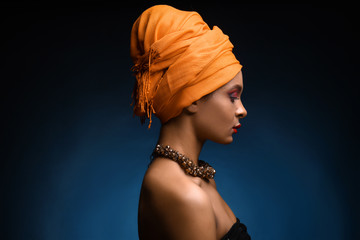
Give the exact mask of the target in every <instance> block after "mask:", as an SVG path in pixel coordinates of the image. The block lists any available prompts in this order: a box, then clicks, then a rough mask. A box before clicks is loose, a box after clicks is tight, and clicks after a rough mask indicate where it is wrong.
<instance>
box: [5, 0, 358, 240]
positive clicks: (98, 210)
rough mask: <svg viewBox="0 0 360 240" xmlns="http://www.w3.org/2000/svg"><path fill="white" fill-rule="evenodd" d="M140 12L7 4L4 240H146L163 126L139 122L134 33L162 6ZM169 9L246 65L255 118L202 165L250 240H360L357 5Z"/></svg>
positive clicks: (248, 102)
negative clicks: (150, 185)
mask: <svg viewBox="0 0 360 240" xmlns="http://www.w3.org/2000/svg"><path fill="white" fill-rule="evenodd" d="M130 4H131V5H128V6H127V7H123V6H122V5H121V4H116V3H102V4H96V3H94V2H92V3H91V4H90V3H87V4H85V3H84V4H83V6H72V7H65V6H58V7H56V8H55V7H54V6H52V5H49V6H45V7H46V8H44V6H42V5H40V4H35V3H34V4H25V5H24V4H23V5H19V4H18V5H16V4H12V5H9V6H7V7H6V6H5V7H4V6H2V7H0V11H1V18H0V19H1V22H0V26H1V32H0V35H1V64H0V70H1V75H0V76H1V99H2V100H1V101H2V110H1V113H0V116H1V121H2V125H1V129H2V130H1V137H2V142H1V166H0V173H1V192H0V194H1V195H0V197H1V198H0V200H1V202H0V203H1V212H0V213H1V222H0V223H1V235H0V239H4V240H8V239H9V240H10V239H11V240H15V239H16V240H20V239H21V240H23V239H24V240H25V239H26V240H30V239H36V240H37V239H46V240H60V239H61V240H65V239H66V240H75V239H79V240H100V239H111V240H113V239H138V236H137V204H138V197H139V190H140V186H141V181H142V177H143V174H144V172H145V170H146V168H147V164H148V163H149V155H150V154H151V152H152V149H153V147H154V145H155V143H156V140H157V134H158V131H159V127H160V125H159V122H158V121H156V122H155V123H154V124H153V127H152V128H151V130H147V125H144V126H142V127H141V126H140V122H139V121H138V119H135V118H133V117H132V108H131V106H130V103H131V91H132V87H133V84H134V78H133V76H132V74H131V72H130V68H131V66H132V63H131V60H130V57H129V37H130V30H131V27H132V23H133V22H134V21H135V20H136V18H137V17H138V15H139V14H140V13H141V12H142V11H143V10H145V9H146V8H147V7H149V6H152V5H153V4H154V3H150V2H148V3H145V4H143V3H137V2H132V3H130ZM172 5H173V6H175V7H178V8H180V9H183V10H195V11H198V12H199V13H200V14H201V15H202V17H203V18H204V20H205V21H206V22H207V23H208V24H209V25H210V26H211V27H212V26H213V25H217V26H219V27H220V28H221V29H222V30H223V31H224V32H225V33H226V34H228V35H229V36H230V39H231V41H232V43H233V44H234V45H235V49H234V52H235V54H236V55H237V57H238V59H239V60H240V62H241V63H242V64H243V65H244V68H243V75H244V93H243V103H244V105H245V107H246V108H247V110H248V116H247V117H246V119H244V120H243V121H241V122H242V125H243V126H242V128H241V129H240V131H239V133H238V134H237V135H236V136H235V141H234V143H233V144H231V145H226V146H223V145H218V144H214V143H211V142H208V143H206V145H205V147H204V150H203V152H202V153H201V158H202V159H204V160H206V161H208V162H209V163H210V164H212V165H213V166H214V167H215V168H216V170H217V176H216V180H217V185H218V189H219V192H220V194H221V195H222V196H223V198H224V199H225V200H226V201H227V202H228V204H229V205H230V207H231V208H232V209H233V211H234V213H235V214H236V216H238V217H239V218H240V220H241V221H242V222H244V223H245V224H246V225H247V227H248V230H249V232H250V234H251V236H252V237H253V239H255V240H303V239H314V240H315V239H316V240H325V239H326V240H339V239H359V226H360V225H359V221H358V219H359V200H360V199H359V193H358V192H359V177H358V174H359V163H358V160H359V158H358V151H357V149H355V147H357V146H358V145H359V140H358V135H357V134H358V128H357V126H356V124H357V122H356V119H355V114H356V111H357V110H358V109H359V108H358V106H359V105H358V89H356V86H355V83H356V82H357V81H358V80H359V78H358V74H356V75H355V68H356V67H358V62H357V56H358V55H357V54H355V50H358V49H355V43H357V42H358V40H359V39H358V38H356V37H355V30H356V29H357V27H358V26H356V25H355V23H354V20H355V11H352V8H354V6H346V7H345V6H337V5H327V6H320V5H291V4H289V5H241V4H239V5H233V4H230V3H226V2H222V4H220V3H219V4H217V5H211V4H210V5H205V4H200V3H198V4H194V3H190V2H188V1H183V2H182V3H181V4H179V3H172ZM355 56H356V57H355ZM356 73H357V72H356Z"/></svg>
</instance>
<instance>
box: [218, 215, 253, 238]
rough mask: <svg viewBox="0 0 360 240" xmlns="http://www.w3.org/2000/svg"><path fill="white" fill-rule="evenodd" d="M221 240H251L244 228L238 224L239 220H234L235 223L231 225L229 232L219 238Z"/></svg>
mask: <svg viewBox="0 0 360 240" xmlns="http://www.w3.org/2000/svg"><path fill="white" fill-rule="evenodd" d="M221 240H251V237H250V236H249V234H248V233H247V229H246V226H245V225H244V224H242V223H240V220H239V219H238V218H236V223H234V225H232V227H231V228H230V230H229V231H228V232H227V233H226V234H225V236H223V237H222V238H221Z"/></svg>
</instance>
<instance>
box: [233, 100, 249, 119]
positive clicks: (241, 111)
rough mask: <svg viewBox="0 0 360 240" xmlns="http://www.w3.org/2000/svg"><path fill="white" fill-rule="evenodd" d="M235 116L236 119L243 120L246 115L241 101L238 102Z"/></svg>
mask: <svg viewBox="0 0 360 240" xmlns="http://www.w3.org/2000/svg"><path fill="white" fill-rule="evenodd" d="M235 114H236V117H238V118H244V117H246V115H247V111H246V109H245V107H244V105H243V104H242V102H241V101H239V105H238V106H237V109H236V112H235Z"/></svg>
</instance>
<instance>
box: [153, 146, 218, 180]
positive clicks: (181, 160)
mask: <svg viewBox="0 0 360 240" xmlns="http://www.w3.org/2000/svg"><path fill="white" fill-rule="evenodd" d="M156 157H164V158H168V159H171V160H174V161H175V162H177V163H178V164H179V165H180V167H181V168H182V169H183V170H184V171H185V173H186V174H188V175H190V176H193V177H201V178H203V179H213V178H214V176H215V173H216V171H215V169H214V168H213V167H211V166H210V164H208V163H207V162H205V161H203V160H199V165H196V164H195V163H194V162H193V161H191V160H190V159H189V158H188V157H186V156H184V155H183V154H181V153H179V152H178V151H175V150H174V149H171V148H170V146H165V147H163V146H161V145H160V144H158V145H156V147H155V149H154V151H153V153H152V154H151V161H152V160H154V159H155V158H156Z"/></svg>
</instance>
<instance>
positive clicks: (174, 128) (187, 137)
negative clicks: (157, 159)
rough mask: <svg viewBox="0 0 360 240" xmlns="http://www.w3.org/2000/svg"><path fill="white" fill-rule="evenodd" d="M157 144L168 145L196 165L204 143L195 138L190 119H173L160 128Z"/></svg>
mask: <svg viewBox="0 0 360 240" xmlns="http://www.w3.org/2000/svg"><path fill="white" fill-rule="evenodd" d="M158 144H161V145H164V146H166V145H169V146H170V147H171V148H172V149H174V150H176V151H178V152H179V153H181V154H184V155H185V156H186V157H188V158H189V159H191V160H192V161H193V162H194V163H195V164H196V165H197V164H198V159H199V155H200V152H201V149H202V147H203V145H204V141H201V140H200V139H198V138H197V136H196V133H195V131H194V129H193V128H192V124H191V122H190V119H183V118H181V119H176V118H175V119H172V120H170V121H169V122H167V123H166V124H164V125H163V126H162V127H161V129H160V135H159V140H158Z"/></svg>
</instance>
